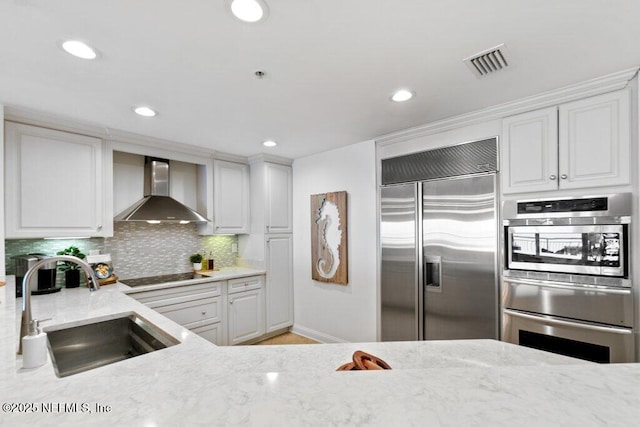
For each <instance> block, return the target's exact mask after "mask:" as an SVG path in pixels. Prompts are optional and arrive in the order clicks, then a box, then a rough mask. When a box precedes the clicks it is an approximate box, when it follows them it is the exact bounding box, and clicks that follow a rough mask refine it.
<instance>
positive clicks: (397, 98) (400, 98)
mask: <svg viewBox="0 0 640 427" xmlns="http://www.w3.org/2000/svg"><path fill="white" fill-rule="evenodd" d="M411 98H413V92H411V91H409V90H407V89H400V90H397V91H395V92H394V94H393V96H392V97H391V100H392V101H394V102H404V101H408V100H410V99H411Z"/></svg>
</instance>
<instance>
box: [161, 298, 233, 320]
mask: <svg viewBox="0 0 640 427" xmlns="http://www.w3.org/2000/svg"><path fill="white" fill-rule="evenodd" d="M221 303H222V301H221V297H215V298H204V299H200V300H197V301H189V302H183V303H180V304H170V305H163V306H162V307H157V308H155V310H156V311H157V312H158V313H160V314H162V315H163V316H166V317H168V318H169V319H171V320H173V321H174V322H176V323H179V324H180V325H183V326H184V325H186V324H188V323H194V322H198V321H203V320H209V321H212V322H218V321H220V320H221V313H222V307H221Z"/></svg>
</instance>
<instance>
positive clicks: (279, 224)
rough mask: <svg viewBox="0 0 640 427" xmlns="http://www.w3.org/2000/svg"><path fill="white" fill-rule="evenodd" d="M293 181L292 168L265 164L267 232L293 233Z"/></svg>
mask: <svg viewBox="0 0 640 427" xmlns="http://www.w3.org/2000/svg"><path fill="white" fill-rule="evenodd" d="M292 182H293V179H292V171H291V167H290V166H285V165H278V164H274V163H265V207H266V212H265V213H266V217H265V220H266V230H265V231H266V232H267V233H291V232H292V231H293V202H292V198H293V195H292V193H293V184H292Z"/></svg>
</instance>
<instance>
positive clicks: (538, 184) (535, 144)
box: [501, 107, 558, 194]
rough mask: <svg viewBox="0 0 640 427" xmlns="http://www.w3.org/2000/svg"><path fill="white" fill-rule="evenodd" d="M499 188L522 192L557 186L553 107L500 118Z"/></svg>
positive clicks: (556, 146) (556, 117)
mask: <svg viewBox="0 0 640 427" xmlns="http://www.w3.org/2000/svg"><path fill="white" fill-rule="evenodd" d="M501 158H502V171H501V174H502V191H503V193H505V194H508V193H525V192H532V191H548V190H556V189H557V188H558V112H557V108H556V107H551V108H545V109H543V110H537V111H532V112H529V113H524V114H519V115H517V116H512V117H507V118H505V119H504V120H503V121H502V156H501Z"/></svg>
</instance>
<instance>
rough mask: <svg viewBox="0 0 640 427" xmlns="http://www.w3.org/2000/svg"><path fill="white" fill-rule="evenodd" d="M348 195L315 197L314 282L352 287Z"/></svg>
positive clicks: (313, 198)
mask: <svg viewBox="0 0 640 427" xmlns="http://www.w3.org/2000/svg"><path fill="white" fill-rule="evenodd" d="M347 272H348V263H347V192H346V191H338V192H334V193H323V194H314V195H312V196H311V278H312V279H313V280H318V281H321V282H329V283H338V284H342V285H346V284H347V283H348V277H347Z"/></svg>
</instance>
